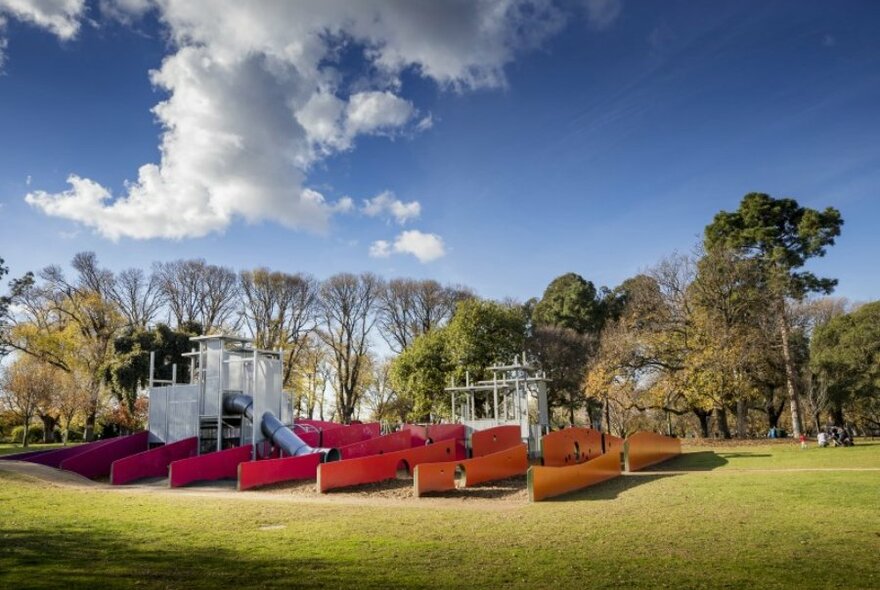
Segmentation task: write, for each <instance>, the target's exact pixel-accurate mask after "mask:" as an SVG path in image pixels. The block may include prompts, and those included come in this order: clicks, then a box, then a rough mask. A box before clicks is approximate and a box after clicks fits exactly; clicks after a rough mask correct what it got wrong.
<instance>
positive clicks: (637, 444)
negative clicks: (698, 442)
mask: <svg viewBox="0 0 880 590" xmlns="http://www.w3.org/2000/svg"><path fill="white" fill-rule="evenodd" d="M680 454H681V441H680V440H678V439H677V438H673V437H671V436H663V435H662V434H655V433H653V432H637V433H635V434H632V435H630V436H628V437H626V443H625V444H624V458H625V461H626V470H627V471H639V470H640V469H644V468H645V467H650V466H651V465H656V464H657V463H662V462H663V461H668V460H669V459H672V458H673V457H677V456H678V455H680Z"/></svg>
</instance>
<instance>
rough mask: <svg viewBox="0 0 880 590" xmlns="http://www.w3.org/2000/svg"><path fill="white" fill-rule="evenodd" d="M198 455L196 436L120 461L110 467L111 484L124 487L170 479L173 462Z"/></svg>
mask: <svg viewBox="0 0 880 590" xmlns="http://www.w3.org/2000/svg"><path fill="white" fill-rule="evenodd" d="M198 453H199V439H198V438H197V437H195V436H194V437H192V438H185V439H183V440H179V441H177V442H173V443H171V444H168V445H163V446H161V447H156V448H155V449H150V450H149V451H144V452H143V453H137V454H135V455H132V456H130V457H125V458H124V459H118V460H116V461H114V462H113V464H112V465H111V466H110V483H111V484H113V485H122V484H126V483H131V482H133V481H137V480H139V479H144V478H145V477H168V465H170V464H171V462H172V461H177V460H179V459H186V458H188V457H195V456H196V455H197V454H198Z"/></svg>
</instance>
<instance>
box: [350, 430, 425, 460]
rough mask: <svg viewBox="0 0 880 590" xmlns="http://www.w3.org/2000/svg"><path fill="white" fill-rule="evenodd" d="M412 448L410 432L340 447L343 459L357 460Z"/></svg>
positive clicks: (393, 433) (396, 433) (378, 437)
mask: <svg viewBox="0 0 880 590" xmlns="http://www.w3.org/2000/svg"><path fill="white" fill-rule="evenodd" d="M411 447H412V437H411V436H410V434H409V432H407V431H405V430H401V431H398V432H392V433H391V434H386V435H385V436H377V437H376V438H371V439H369V440H365V441H361V442H358V443H354V444H351V445H347V446H344V447H339V452H340V453H341V454H342V458H343V459H357V458H358V457H368V456H370V455H381V454H384V453H393V452H395V451H403V450H405V449H409V448H411Z"/></svg>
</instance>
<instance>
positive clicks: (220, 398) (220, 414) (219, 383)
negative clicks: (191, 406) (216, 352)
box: [205, 340, 226, 451]
mask: <svg viewBox="0 0 880 590" xmlns="http://www.w3.org/2000/svg"><path fill="white" fill-rule="evenodd" d="M225 356H226V349H225V348H224V347H223V341H222V340H220V367H219V371H217V374H218V377H217V450H218V451H222V450H223V360H224V359H223V357H225ZM205 395H207V392H206V393H205Z"/></svg>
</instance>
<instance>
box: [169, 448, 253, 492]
mask: <svg viewBox="0 0 880 590" xmlns="http://www.w3.org/2000/svg"><path fill="white" fill-rule="evenodd" d="M252 447H253V445H244V446H241V447H233V448H231V449H225V450H222V451H217V452H214V453H208V454H207V455H200V456H198V457H191V458H189V459H179V460H177V461H172V462H171V465H169V467H168V483H169V485H170V486H171V487H172V488H178V487H180V486H185V485H187V484H190V483H193V482H196V481H212V480H215V479H235V478H236V477H237V476H238V464H239V463H243V462H245V461H250V459H251V450H252Z"/></svg>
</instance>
